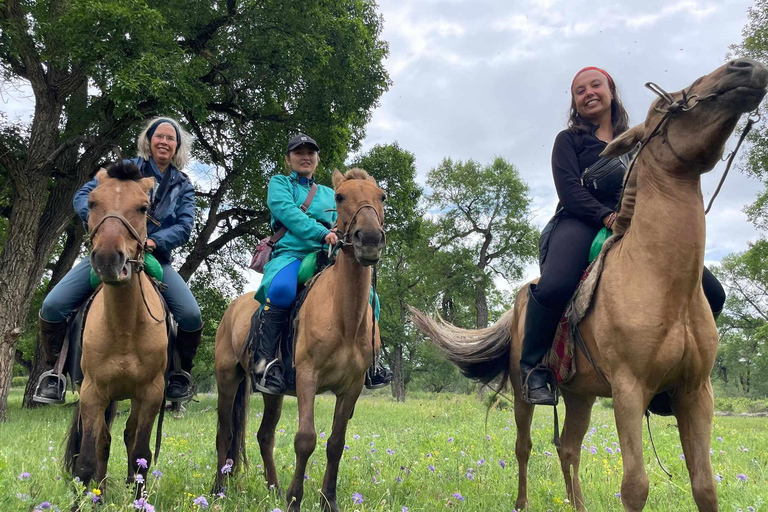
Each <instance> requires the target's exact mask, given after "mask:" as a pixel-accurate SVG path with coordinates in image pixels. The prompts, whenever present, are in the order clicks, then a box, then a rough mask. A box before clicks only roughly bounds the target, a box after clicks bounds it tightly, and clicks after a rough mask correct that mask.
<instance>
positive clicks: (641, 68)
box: [0, 0, 761, 277]
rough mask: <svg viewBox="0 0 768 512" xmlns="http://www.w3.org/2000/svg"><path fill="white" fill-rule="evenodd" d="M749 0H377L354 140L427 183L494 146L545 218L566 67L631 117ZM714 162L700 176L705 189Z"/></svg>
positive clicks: (708, 49) (732, 192)
mask: <svg viewBox="0 0 768 512" xmlns="http://www.w3.org/2000/svg"><path fill="white" fill-rule="evenodd" d="M751 4H752V2H750V1H747V0H717V1H710V0H683V1H674V0H673V1H671V2H670V1H669V0H666V1H662V0H633V1H618V2H595V1H594V0H592V1H582V0H578V1H576V0H531V1H527V0H494V1H487V0H380V3H379V9H380V12H381V14H382V16H383V17H384V23H385V25H384V26H385V28H384V33H383V37H384V39H386V40H387V41H389V44H390V56H389V59H388V60H387V62H386V66H387V69H388V70H389V73H390V76H391V78H392V81H393V86H392V87H391V89H390V90H389V92H387V93H386V94H385V95H384V96H383V97H382V100H381V105H380V107H379V108H378V109H377V110H376V111H375V112H374V114H373V120H372V122H371V124H370V125H369V127H368V131H367V137H366V139H365V141H364V144H363V150H367V149H370V148H371V147H372V146H373V145H374V144H379V143H381V144H383V143H390V142H393V141H398V142H399V143H400V145H401V146H402V147H404V148H405V149H408V150H409V151H411V152H413V153H414V154H415V155H416V161H417V166H418V171H419V179H420V181H422V182H423V179H424V176H425V175H426V173H427V171H429V169H431V168H433V167H435V166H436V165H437V164H438V163H439V161H440V160H441V159H442V158H443V157H451V158H454V159H468V158H473V159H475V160H478V161H480V162H490V161H491V160H492V159H493V158H494V157H495V156H502V157H504V158H506V159H508V160H510V161H511V162H513V163H514V164H515V165H516V166H517V167H518V169H519V170H520V172H521V174H522V176H523V178H524V179H525V181H526V182H528V184H529V185H530V187H531V193H532V196H533V204H534V208H535V211H536V222H537V223H538V224H539V225H540V226H543V225H544V224H545V223H546V221H547V219H548V218H549V216H550V215H551V214H552V213H553V211H554V208H555V204H556V203H557V198H556V195H555V190H554V185H553V182H552V175H551V170H550V151H551V148H552V142H553V141H554V138H555V135H556V134H557V132H558V131H560V130H561V129H563V128H564V127H565V120H566V113H567V108H568V104H569V91H568V88H569V85H570V82H571V79H572V77H573V75H574V73H575V72H576V71H577V70H579V69H580V68H582V67H584V66H599V67H602V68H604V69H606V70H608V72H609V73H611V75H612V76H613V78H614V79H615V81H616V83H617V84H618V86H619V89H620V92H621V95H622V97H623V99H624V102H625V105H626V107H627V109H628V111H629V114H630V120H631V122H632V124H636V123H639V122H641V121H642V120H643V118H644V116H645V112H646V110H647V108H648V105H649V104H650V102H651V100H653V99H654V96H653V94H652V93H651V92H650V91H648V90H647V89H645V88H644V87H643V84H644V83H645V82H647V81H654V82H657V83H658V84H659V85H661V86H662V87H663V88H665V89H667V90H670V91H675V90H679V89H681V88H683V87H685V86H687V85H689V84H690V83H691V82H692V81H693V80H694V79H696V78H697V77H699V76H701V75H704V74H707V73H709V72H710V71H712V70H714V69H715V68H716V67H718V66H720V65H721V64H722V63H723V62H724V61H725V59H726V54H727V52H728V47H729V45H731V44H734V43H739V42H740V41H741V38H742V36H741V31H742V28H743V27H744V25H745V24H746V22H747V8H748V7H749V6H750V5H751ZM25 96H26V95H25V92H24V90H23V89H21V90H17V91H14V90H8V89H7V88H6V89H4V90H2V91H0V109H2V110H4V111H6V112H7V113H9V115H10V117H11V118H16V117H25V116H28V115H29V114H30V113H31V104H30V102H29V100H28V99H25ZM734 145H735V141H732V142H731V144H730V148H732V147H733V146H734ZM722 169H723V165H722V164H721V165H720V166H719V167H717V168H716V169H715V172H713V173H710V174H709V175H707V176H705V178H704V180H703V189H704V196H705V199H708V198H709V196H710V195H711V193H712V191H713V190H714V188H715V186H716V183H717V180H718V178H719V173H720V172H722ZM760 188H761V185H760V183H759V182H757V181H755V180H750V179H749V178H746V177H745V176H743V175H741V174H739V173H733V174H732V175H731V177H730V178H729V180H728V182H727V183H726V184H725V187H724V189H723V191H722V192H721V194H720V196H719V197H718V200H717V202H716V203H715V207H714V208H713V210H712V213H710V215H709V216H708V218H707V234H708V236H707V255H706V258H707V261H709V262H714V261H718V260H719V259H721V258H722V257H723V256H724V255H726V254H728V253H730V252H733V251H740V250H744V249H745V248H746V247H747V242H748V241H750V240H754V239H756V238H757V237H758V235H759V233H758V232H757V231H756V230H755V229H754V228H753V226H752V225H751V224H750V223H749V222H748V221H747V218H746V215H745V214H744V213H743V212H742V209H743V207H744V205H746V204H748V203H750V202H752V200H753V199H754V197H755V195H756V194H757V191H758V190H759V189H760ZM531 273H535V267H531ZM531 277H532V275H531Z"/></svg>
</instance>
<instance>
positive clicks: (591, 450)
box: [589, 446, 597, 455]
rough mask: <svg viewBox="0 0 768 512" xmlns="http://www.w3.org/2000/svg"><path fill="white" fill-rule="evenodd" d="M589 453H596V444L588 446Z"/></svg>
mask: <svg viewBox="0 0 768 512" xmlns="http://www.w3.org/2000/svg"><path fill="white" fill-rule="evenodd" d="M589 453H591V454H592V455H597V447H596V446H590V447H589Z"/></svg>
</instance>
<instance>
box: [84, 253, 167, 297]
mask: <svg viewBox="0 0 768 512" xmlns="http://www.w3.org/2000/svg"><path fill="white" fill-rule="evenodd" d="M144 271H145V272H146V273H147V275H148V276H149V277H154V278H155V279H157V280H158V281H160V282H162V281H163V266H162V265H160V262H159V261H157V258H155V257H154V256H153V255H152V253H151V252H147V253H144ZM100 284H101V279H99V276H97V275H96V272H94V271H93V269H91V288H93V289H94V290H95V289H96V287H98V286H99V285H100Z"/></svg>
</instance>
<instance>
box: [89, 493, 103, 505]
mask: <svg viewBox="0 0 768 512" xmlns="http://www.w3.org/2000/svg"><path fill="white" fill-rule="evenodd" d="M86 496H90V498H91V501H92V502H93V503H98V502H99V500H100V499H101V498H99V497H98V496H97V495H95V494H94V493H92V492H89V493H87V494H86Z"/></svg>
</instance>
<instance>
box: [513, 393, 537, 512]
mask: <svg viewBox="0 0 768 512" xmlns="http://www.w3.org/2000/svg"><path fill="white" fill-rule="evenodd" d="M519 388H520V386H515V427H516V428H517V438H516V439H515V457H516V458H517V500H516V501H515V510H523V509H524V508H526V507H527V506H528V459H530V457H531V449H532V448H533V442H532V441H531V422H532V421H533V411H534V408H535V406H533V405H531V404H529V403H526V402H523V401H522V399H521V398H522V396H523V395H522V390H520V389H519Z"/></svg>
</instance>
